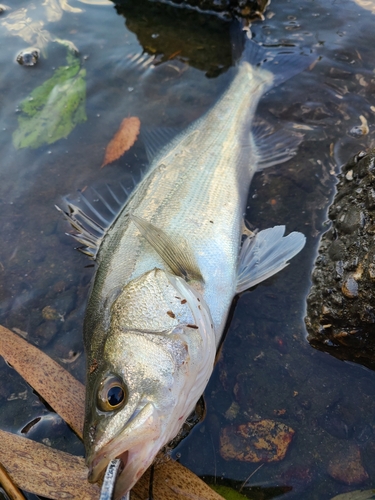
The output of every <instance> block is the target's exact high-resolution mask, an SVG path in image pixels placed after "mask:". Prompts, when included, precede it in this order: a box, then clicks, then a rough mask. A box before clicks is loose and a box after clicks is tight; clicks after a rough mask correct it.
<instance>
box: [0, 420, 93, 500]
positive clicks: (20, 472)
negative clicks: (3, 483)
mask: <svg viewBox="0 0 375 500" xmlns="http://www.w3.org/2000/svg"><path fill="white" fill-rule="evenodd" d="M0 457H1V462H2V463H3V464H4V466H5V468H6V469H7V471H8V474H9V475H10V477H11V478H12V480H13V481H14V482H15V483H16V484H17V485H18V486H19V487H20V488H21V489H23V490H26V491H29V492H30V493H35V494H36V495H40V496H43V497H46V498H52V499H53V500H55V499H56V500H59V499H62V498H63V499H68V500H69V499H73V498H74V499H76V500H89V499H97V498H98V497H99V486H98V485H97V484H90V483H88V481H87V468H86V466H85V461H84V459H83V458H82V457H76V456H74V455H70V454H69V453H65V452H63V451H58V450H54V449H53V448H50V447H48V446H45V445H44V444H40V443H36V442H35V441H31V439H27V438H24V437H20V436H17V435H15V434H11V433H10V432H5V431H1V430H0Z"/></svg>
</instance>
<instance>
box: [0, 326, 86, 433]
mask: <svg viewBox="0 0 375 500" xmlns="http://www.w3.org/2000/svg"><path fill="white" fill-rule="evenodd" d="M0 356H3V358H4V359H5V360H6V361H7V362H8V363H9V364H10V365H12V366H13V368H14V369H15V370H16V371H17V372H18V373H19V374H20V375H21V377H23V378H24V379H25V380H26V381H27V382H28V383H29V384H30V385H31V387H33V388H34V389H35V390H36V392H37V393H38V394H40V395H41V396H42V398H43V399H45V400H46V401H47V403H48V404H49V405H51V406H52V408H53V409H54V410H55V412H56V413H58V414H59V415H60V417H61V418H63V419H64V420H65V422H66V423H67V424H68V425H70V427H71V428H72V429H73V430H74V432H75V433H76V434H77V435H78V436H79V437H81V438H82V429H83V419H84V411H85V387H84V385H83V384H81V383H80V382H78V380H77V379H75V378H74V377H73V375H71V374H70V373H69V372H67V371H66V370H65V369H64V368H62V367H61V366H60V365H59V364H58V363H56V361H54V360H53V359H51V358H50V357H49V356H47V354H44V353H43V352H42V351H40V350H39V349H38V348H37V347H34V346H33V345H31V344H29V343H28V342H26V340H24V339H22V338H21V337H19V336H18V335H16V334H15V333H13V332H11V331H10V330H8V329H7V328H4V327H3V326H0Z"/></svg>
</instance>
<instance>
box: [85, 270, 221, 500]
mask: <svg viewBox="0 0 375 500" xmlns="http://www.w3.org/2000/svg"><path fill="white" fill-rule="evenodd" d="M110 313H111V318H110V326H109V328H108V331H107V332H106V336H105V340H104V342H103V344H102V347H101V351H100V356H99V355H98V354H97V353H95V349H94V350H93V351H92V352H91V353H90V354H89V369H88V383H87V393H86V418H85V427H84V441H85V446H86V457H87V458H86V461H87V465H88V467H89V481H91V482H96V481H98V480H100V479H101V477H102V476H103V474H104V472H105V469H106V467H107V465H108V463H109V462H110V461H111V460H113V459H115V458H120V459H121V462H122V471H121V473H120V474H119V476H118V479H117V482H116V486H115V493H114V495H115V498H116V499H117V498H121V497H122V496H123V495H124V494H125V493H126V492H127V491H129V490H130V489H131V487H132V486H133V485H134V484H135V483H136V481H137V480H138V479H139V477H140V476H141V475H142V474H143V472H144V471H145V470H146V469H147V468H148V466H149V465H151V463H152V462H153V460H154V458H155V456H156V454H157V453H158V451H159V450H160V449H161V448H162V447H163V446H164V445H165V444H167V443H168V442H169V441H170V440H171V439H173V438H174V437H175V436H176V435H177V433H178V431H179V430H180V428H181V427H182V425H183V423H184V421H185V419H186V418H187V417H188V416H189V414H190V413H191V411H192V410H193V408H194V406H195V404H196V401H197V400H198V399H199V397H200V396H201V394H202V392H203V390H204V388H205V386H206V384H207V382H208V379H209V376H210V374H211V372H212V368H213V363H214V357H215V336H214V331H213V325H212V320H211V318H210V315H209V311H208V309H207V308H206V305H205V304H204V301H203V299H201V298H200V297H199V293H198V292H195V291H193V290H192V289H191V287H190V286H189V285H188V284H187V283H186V282H185V281H184V280H182V279H180V278H177V277H175V276H169V275H168V273H166V272H165V271H162V270H160V269H154V270H153V271H150V272H148V273H145V274H144V275H142V276H141V277H140V278H137V279H135V280H134V281H132V282H130V283H129V284H128V285H127V286H125V287H124V288H123V290H122V291H121V293H120V294H119V296H118V297H117V298H116V300H115V301H114V302H113V304H112V306H111V311H110ZM94 345H95V342H94ZM93 360H95V361H93Z"/></svg>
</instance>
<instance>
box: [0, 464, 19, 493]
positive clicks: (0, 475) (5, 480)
mask: <svg viewBox="0 0 375 500" xmlns="http://www.w3.org/2000/svg"><path fill="white" fill-rule="evenodd" d="M0 484H1V486H2V487H3V489H4V491H5V493H6V494H7V495H8V497H9V498H10V500H25V497H24V496H23V495H22V493H21V492H20V490H19V489H18V488H17V486H16V485H15V484H14V482H13V481H12V478H11V477H10V476H9V474H8V472H7V471H6V470H5V468H4V467H3V466H2V465H1V464H0Z"/></svg>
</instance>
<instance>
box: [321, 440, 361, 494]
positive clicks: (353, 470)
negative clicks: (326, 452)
mask: <svg viewBox="0 0 375 500" xmlns="http://www.w3.org/2000/svg"><path fill="white" fill-rule="evenodd" d="M328 474H329V475H330V476H331V477H332V478H333V479H335V480H336V481H340V483H344V484H347V485H349V486H352V485H358V484H362V483H363V482H364V481H366V480H367V479H368V478H369V476H368V474H367V472H366V470H365V468H364V467H363V465H362V460H361V453H360V450H359V448H358V446H356V445H350V446H348V447H347V448H346V449H345V450H344V451H342V452H340V453H339V454H338V455H336V456H335V457H334V458H332V459H331V460H330V462H329V464H328Z"/></svg>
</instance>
